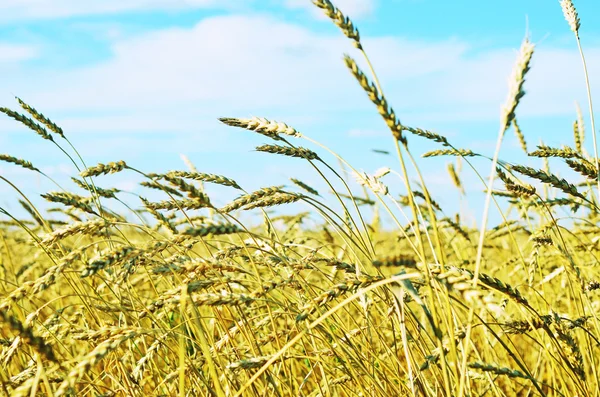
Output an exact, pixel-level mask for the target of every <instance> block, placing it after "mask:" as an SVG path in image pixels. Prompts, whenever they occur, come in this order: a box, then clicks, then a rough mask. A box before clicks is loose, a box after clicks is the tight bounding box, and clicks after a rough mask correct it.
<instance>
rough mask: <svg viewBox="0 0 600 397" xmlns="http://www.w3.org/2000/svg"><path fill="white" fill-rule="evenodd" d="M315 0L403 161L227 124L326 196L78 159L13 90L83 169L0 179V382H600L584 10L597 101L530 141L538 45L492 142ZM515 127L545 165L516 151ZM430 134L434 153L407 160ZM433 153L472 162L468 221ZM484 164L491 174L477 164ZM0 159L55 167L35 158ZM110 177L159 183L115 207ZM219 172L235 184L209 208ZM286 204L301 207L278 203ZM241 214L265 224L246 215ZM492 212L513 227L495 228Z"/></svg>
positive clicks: (370, 385) (579, 387)
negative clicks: (319, 183) (525, 120)
mask: <svg viewBox="0 0 600 397" xmlns="http://www.w3.org/2000/svg"><path fill="white" fill-rule="evenodd" d="M313 3H314V5H315V6H316V7H318V8H320V9H321V10H322V11H323V12H324V14H325V15H326V16H327V17H328V18H329V19H330V20H331V21H332V22H333V23H335V25H337V26H338V27H339V29H340V30H341V32H342V33H343V34H344V35H345V36H346V37H347V38H348V40H350V41H351V42H352V44H353V45H354V47H356V51H357V54H359V55H360V56H361V57H363V59H362V60H361V62H363V61H364V63H365V64H366V65H367V66H368V67H367V68H366V69H361V68H360V67H359V62H358V60H357V59H355V58H353V57H352V56H350V55H345V57H344V58H343V60H344V62H345V64H346V66H347V68H348V70H349V72H350V73H351V75H352V76H354V78H355V79H356V82H357V84H359V85H360V87H362V89H363V90H364V91H365V93H366V94H367V95H366V97H367V98H368V100H369V101H370V102H372V104H374V105H375V109H376V110H377V111H378V112H379V114H380V115H381V117H382V118H383V119H384V122H385V124H386V125H387V126H388V127H389V131H390V145H391V147H393V150H395V151H396V153H397V160H398V162H397V163H396V164H397V167H395V168H396V169H390V168H382V169H380V170H378V171H376V172H375V173H373V174H369V173H365V172H363V171H359V170H356V169H354V168H353V167H352V165H351V164H349V163H348V162H346V160H345V159H344V158H342V157H341V156H339V155H338V154H336V152H335V148H328V147H325V146H323V145H322V144H321V143H319V142H318V141H317V140H315V139H313V138H311V137H310V132H309V131H302V132H300V131H298V130H296V129H295V128H294V127H293V126H290V125H288V124H286V123H284V122H281V121H273V120H268V119H265V118H261V117H249V118H243V117H223V118H221V119H220V121H221V122H222V123H224V124H226V125H228V126H230V128H232V129H236V130H237V131H238V132H239V133H242V134H261V135H262V136H263V137H264V138H265V139H266V140H267V141H268V142H269V143H268V144H264V145H261V146H259V147H257V148H256V150H257V151H259V152H263V153H264V156H272V158H273V161H294V162H298V163H302V164H303V165H304V166H305V167H307V169H310V170H312V171H313V172H315V173H316V175H319V176H320V177H322V179H323V184H324V185H325V186H327V187H328V188H329V189H330V191H329V192H325V191H322V190H321V191H317V190H316V189H315V188H314V187H313V186H310V185H308V184H307V183H305V182H303V181H302V180H299V179H296V178H295V177H294V175H290V176H289V177H290V183H289V184H287V185H285V186H283V185H282V186H269V185H268V184H267V185H266V186H264V187H263V188H261V189H259V190H256V191H246V190H244V189H243V188H242V186H244V183H243V181H234V180H233V179H231V178H228V177H227V176H223V175H215V174H208V173H203V172H201V170H197V169H196V168H195V167H194V165H193V164H192V163H189V164H188V167H186V168H185V169H183V170H172V171H170V172H166V173H152V172H151V171H152V170H139V169H137V168H135V167H134V166H133V165H131V164H129V163H128V162H127V159H124V160H118V161H116V160H117V159H109V160H115V161H113V162H106V163H103V164H97V165H94V166H90V165H86V163H85V161H84V159H83V158H82V157H81V156H79V152H78V151H77V150H76V148H75V147H74V146H73V145H72V144H71V142H70V141H69V136H68V133H67V132H65V131H63V130H62V129H61V127H60V126H59V125H57V124H55V123H54V122H53V121H51V120H50V119H49V118H47V117H46V116H45V115H44V114H42V112H40V111H39V110H37V109H36V108H35V107H33V106H31V105H30V104H27V103H25V102H24V101H22V100H21V99H19V98H17V102H18V105H19V106H20V109H19V110H18V111H17V110H12V109H9V108H4V107H2V108H0V112H2V113H3V114H4V116H6V117H9V118H11V119H13V121H14V122H16V123H21V124H23V125H25V126H26V127H28V128H29V129H30V130H31V131H32V132H34V133H36V134H37V135H38V136H39V137H35V136H34V135H33V134H32V135H31V139H39V138H42V139H45V140H46V141H48V142H47V144H48V145H56V146H58V147H59V148H60V149H61V150H62V151H63V152H64V154H65V155H66V156H68V158H69V159H70V161H72V162H73V164H76V166H77V167H78V169H79V171H80V172H79V173H78V175H74V176H73V178H72V180H73V182H74V183H75V184H76V185H77V186H78V187H79V193H75V192H70V191H68V190H64V189H62V188H61V187H60V185H58V184H57V190H55V191H51V192H46V193H42V194H41V195H40V197H28V196H27V195H25V194H23V193H22V192H21V190H19V188H18V187H17V186H16V184H14V182H13V181H10V180H9V179H7V178H5V177H4V176H2V175H0V180H2V181H3V182H4V183H7V184H9V185H10V186H11V187H12V188H13V189H14V193H15V196H16V198H15V200H18V202H19V203H20V205H21V206H22V208H23V210H24V211H23V213H24V214H26V215H24V216H21V215H19V216H17V215H16V214H14V213H11V212H9V211H7V210H5V209H4V208H2V207H0V213H2V217H1V218H0V219H1V224H0V238H1V242H0V257H1V263H0V383H1V385H2V386H1V388H0V395H6V396H38V395H39V396H57V397H58V396H64V395H70V396H88V395H89V396H216V397H223V396H282V397H283V396H315V397H316V396H365V397H367V396H459V397H463V396H465V397H466V396H472V397H475V396H484V395H485V396H487V395H489V396H566V397H571V396H599V395H600V374H599V372H600V354H599V353H600V340H599V338H600V322H599V321H600V312H599V310H600V271H599V270H598V269H599V266H600V260H599V259H600V247H599V244H600V237H599V232H600V228H599V226H598V222H599V220H600V197H599V194H600V178H599V177H598V176H599V174H600V172H599V171H600V162H599V161H598V153H597V145H596V133H595V131H596V129H595V125H594V118H593V108H592V101H591V98H592V96H591V92H590V89H589V87H590V86H589V82H588V81H587V79H588V76H587V69H586V66H585V57H584V52H583V49H582V46H581V44H580V40H579V29H580V19H579V16H578V14H577V11H576V9H575V7H574V5H573V4H572V2H571V1H570V0H562V1H560V6H561V7H562V11H563V12H564V16H565V19H566V22H567V24H566V25H565V26H566V27H567V26H568V28H570V29H571V31H572V33H573V34H574V39H575V40H574V41H575V43H576V45H577V47H578V49H579V51H580V54H581V60H582V68H583V70H584V76H585V79H586V84H587V88H588V98H589V106H588V108H585V109H583V110H579V112H578V114H574V115H573V119H574V124H573V131H572V132H568V134H567V133H565V135H564V145H563V146H561V147H549V146H545V145H543V144H540V145H538V146H537V147H536V148H531V147H529V145H528V143H527V137H526V136H525V135H524V133H523V132H522V131H521V129H520V127H519V124H518V118H517V116H518V105H519V102H520V100H521V98H522V97H523V95H524V94H525V90H524V87H525V86H526V77H527V72H528V71H529V68H530V61H531V59H532V57H534V56H535V55H534V49H535V46H534V44H533V43H532V42H531V41H530V40H529V38H528V37H526V38H525V39H524V40H523V42H522V44H521V47H520V50H519V52H518V55H517V57H516V59H515V62H514V68H513V70H512V74H511V75H510V76H511V77H510V80H509V84H508V86H507V96H506V98H507V99H506V101H505V103H503V104H502V106H501V108H500V118H499V127H498V135H497V136H498V138H497V146H496V149H495V152H494V153H493V154H482V153H477V152H475V151H473V150H472V149H470V148H459V147H455V146H454V145H453V144H452V142H451V140H450V139H449V138H447V137H446V136H444V135H442V134H439V133H437V132H433V131H429V130H426V129H421V128H417V127H411V126H408V125H405V124H403V123H402V122H401V121H400V118H399V115H397V114H396V113H395V111H394V110H393V108H392V106H391V104H390V103H389V102H388V99H386V97H385V96H384V94H383V89H382V87H381V85H380V83H379V80H378V78H377V75H376V74H375V71H374V70H375V68H374V67H373V65H371V62H370V61H369V58H368V56H367V52H366V49H365V46H364V45H363V42H362V41H361V36H360V34H359V31H358V29H357V27H356V26H355V25H354V24H353V22H352V21H351V19H350V18H349V17H348V16H347V15H345V14H343V13H342V11H341V10H339V9H338V8H336V7H335V6H334V5H333V4H332V3H330V2H329V1H328V0H314V1H313ZM556 6H558V5H556ZM509 72H510V71H507V73H509ZM365 102H366V101H365ZM367 105H368V104H366V105H365V106H367ZM584 112H589V114H590V116H591V117H590V120H591V125H589V126H584V122H583V119H584V118H583V113H584ZM507 133H515V134H516V136H517V138H518V141H519V143H520V146H521V148H522V149H523V151H524V153H525V154H527V155H528V156H529V160H531V161H530V162H528V164H538V166H537V167H532V166H528V165H522V164H517V163H514V162H512V160H511V153H510V151H506V152H504V151H503V150H502V142H503V140H504V138H505V135H506V134H507ZM423 139H425V140H429V141H430V143H431V144H432V145H434V147H436V149H434V150H432V151H429V152H427V153H414V152H412V151H411V149H410V147H411V145H410V144H411V141H413V140H423ZM586 143H588V145H587V146H586ZM588 146H589V147H592V146H593V151H591V153H589V152H588V151H587V150H586V147H588ZM440 156H445V158H447V159H448V169H447V172H448V177H449V178H451V180H452V181H453V183H454V185H455V186H456V189H457V190H458V191H461V192H464V185H463V181H462V180H461V173H460V169H461V168H468V169H469V170H470V171H472V172H473V173H474V174H476V175H477V176H478V178H479V181H480V182H479V183H480V188H481V190H482V191H485V203H484V207H483V208H484V211H483V214H481V218H480V219H479V220H478V226H477V227H473V225H468V224H467V222H464V221H463V220H462V219H461V217H460V216H459V215H458V214H457V210H456V209H453V208H441V206H440V204H438V202H437V201H436V198H435V197H432V195H430V191H429V190H428V188H427V186H428V181H427V180H426V178H424V177H423V176H422V173H421V171H420V168H419V164H421V163H422V162H424V161H428V158H431V157H440ZM418 157H421V159H419V158H418ZM475 157H479V158H482V159H487V160H489V163H490V168H489V169H487V168H486V169H477V168H475V167H474V165H473V163H472V162H471V160H472V159H473V158H475ZM289 158H295V159H289ZM0 160H1V161H3V162H5V163H8V164H7V165H9V166H11V167H22V168H25V169H27V170H29V171H30V172H31V173H32V175H33V174H38V175H41V176H42V177H47V176H46V175H45V174H44V173H43V172H42V171H40V169H38V168H36V167H35V165H34V164H32V163H31V162H29V161H27V160H25V159H20V158H16V157H13V156H11V155H9V154H3V155H0ZM551 165H552V166H553V167H554V168H561V169H566V168H567V167H568V168H569V169H570V170H571V173H570V174H569V175H578V177H577V178H576V179H573V178H569V180H567V179H563V178H562V177H561V176H559V175H558V173H557V172H555V171H553V170H552V169H551ZM114 173H130V174H131V175H135V176H136V177H139V178H142V179H143V182H141V185H142V187H143V189H141V190H140V191H142V192H148V194H147V195H146V196H144V194H143V193H142V194H140V195H138V194H137V193H136V195H137V197H136V200H137V201H136V203H137V204H136V205H137V206H136V207H129V208H130V212H128V213H119V212H117V211H115V210H114V208H115V206H114V205H113V204H115V203H117V202H120V203H121V204H125V203H124V201H123V195H124V194H125V193H127V192H124V191H121V190H119V189H116V188H108V187H106V186H108V185H110V178H111V176H110V174H114ZM345 173H352V174H353V175H354V178H355V181H354V182H356V183H354V182H353V183H349V182H348V181H347V179H346V178H345V177H344V175H345ZM392 184H393V185H395V186H397V185H398V184H400V186H401V188H402V190H403V192H404V193H403V194H402V195H400V196H398V195H395V194H392V193H391V190H390V185H392ZM214 185H220V186H221V188H223V189H230V190H231V191H232V192H233V194H234V196H237V198H235V199H234V200H232V201H230V202H229V203H227V204H226V205H224V206H217V205H215V204H213V200H211V189H212V188H213V187H214ZM356 186H358V187H359V188H358V189H357V188H356ZM150 192H152V194H150ZM156 195H159V196H160V197H162V199H161V200H150V199H149V198H148V197H149V196H153V197H155V196H156ZM289 204H293V205H294V206H298V205H299V204H300V205H301V207H302V208H304V209H305V211H299V212H297V213H294V214H291V215H282V214H281V213H279V212H278V211H273V210H274V209H276V208H280V207H277V206H285V205H289ZM246 211H249V212H250V213H253V214H255V215H256V216H257V217H259V219H261V220H262V221H261V223H260V224H256V223H249V222H244V219H247V218H245V217H244V214H246V213H247V212H246ZM493 211H496V212H499V213H500V216H501V218H502V222H500V223H498V224H490V221H489V219H490V213H491V212H493ZM454 214H457V215H454ZM383 218H385V219H388V220H389V221H390V222H391V225H387V224H384V222H382V219H383Z"/></svg>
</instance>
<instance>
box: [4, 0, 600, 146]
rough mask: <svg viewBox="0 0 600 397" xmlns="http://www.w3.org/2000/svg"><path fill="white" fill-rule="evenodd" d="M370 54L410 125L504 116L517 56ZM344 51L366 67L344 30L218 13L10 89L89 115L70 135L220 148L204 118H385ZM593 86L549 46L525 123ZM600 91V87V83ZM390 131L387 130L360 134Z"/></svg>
mask: <svg viewBox="0 0 600 397" xmlns="http://www.w3.org/2000/svg"><path fill="white" fill-rule="evenodd" d="M31 1H33V0H31ZM518 44H519V43H515V48H516V47H517V46H518ZM365 46H366V48H367V51H368V52H369V54H370V56H371V58H372V60H373V63H374V65H375V68H376V70H377V71H378V73H379V75H380V78H381V81H382V84H383V87H384V91H385V93H386V96H387V97H388V99H389V101H390V103H391V104H392V105H393V106H394V109H395V110H396V112H397V114H398V115H399V117H400V118H401V120H403V121H405V119H406V122H407V123H408V124H411V125H412V124H416V125H420V126H424V127H429V126H430V123H437V122H442V121H465V120H467V121H472V120H495V119H496V118H497V117H498V114H499V108H500V106H501V104H502V103H503V102H504V100H505V96H506V91H507V77H508V76H509V75H510V72H511V68H512V64H513V62H514V59H515V57H516V51H515V50H511V49H494V50H490V51H487V52H481V51H475V50H474V49H473V48H472V47H471V46H470V45H469V44H468V43H465V42H463V41H460V40H458V39H448V40H444V41H438V42H430V41H422V40H413V39H407V38H401V37H376V38H370V39H369V38H366V39H365ZM344 51H348V52H350V53H351V54H353V55H355V56H357V60H358V61H359V63H360V64H361V65H362V66H363V67H364V63H363V62H362V60H361V59H360V57H359V55H360V54H357V52H355V51H353V49H352V47H351V44H350V43H349V42H348V40H346V39H345V38H344V37H343V36H341V35H339V34H332V35H331V36H323V35H320V34H317V33H314V32H312V31H311V30H309V29H308V28H305V27H302V26H299V25H295V24H291V23H286V22H282V21H278V20H276V19H274V18H272V17H270V16H265V15H247V16H240V15H228V16H218V17H210V18H205V19H203V20H201V21H199V22H198V23H197V24H196V25H195V26H193V27H191V28H170V29H164V30H158V31H154V32H150V33H144V34H141V35H138V36H136V37H133V38H128V39H117V41H115V42H114V45H113V47H112V52H113V55H112V56H111V57H110V58H109V59H107V60H105V61H103V62H101V63H98V64H95V65H92V66H87V67H79V68H75V69H72V70H51V69H45V70H40V71H39V73H31V72H22V73H19V72H18V71H14V73H12V74H4V75H0V86H2V87H5V88H4V90H5V93H6V92H10V93H15V94H16V95H19V96H22V97H23V98H24V99H26V100H28V101H29V102H31V103H32V104H33V105H35V106H36V107H38V108H39V109H40V110H42V111H47V112H49V113H50V114H53V113H61V114H64V113H65V112H78V113H81V114H76V115H73V116H69V117H63V118H62V120H64V121H65V123H66V125H67V126H68V127H69V129H70V130H76V131H78V132H85V131H102V130H116V131H132V132H135V131H137V132H152V131H155V132H161V131H167V130H168V131H169V132H173V133H176V132H179V133H181V132H184V131H194V130H195V131H199V130H204V131H206V130H208V132H204V134H206V136H207V137H208V136H209V137H210V139H212V140H216V138H215V137H217V136H219V135H215V134H214V133H212V127H211V126H214V125H215V124H206V123H203V124H201V125H199V124H198V123H199V121H200V120H204V122H206V120H209V121H210V122H211V123H212V122H214V120H215V119H216V117H219V116H247V115H252V114H253V115H258V116H265V117H270V118H273V119H281V118H282V116H289V115H291V116H294V117H296V118H297V119H300V124H298V125H297V126H299V127H300V128H302V127H303V124H304V126H306V125H314V126H316V127H318V125H319V123H320V122H322V121H323V120H325V119H328V120H331V119H332V118H335V117H340V115H341V116H342V117H346V118H347V117H363V115H368V116H373V117H374V119H375V118H376V117H377V115H376V111H375V109H374V107H373V106H372V105H370V104H369V103H368V99H367V98H366V95H365V94H364V93H363V92H361V91H362V90H361V88H360V87H359V86H358V84H356V82H355V81H353V78H352V76H351V75H350V73H349V72H348V71H347V70H346V68H345V66H344V64H343V61H342V54H343V52H344ZM586 54H587V61H588V67H589V69H590V74H591V75H592V76H595V75H596V74H599V73H600V48H592V47H590V48H588V49H587V50H586ZM364 70H365V71H366V68H364ZM582 81H583V80H582V78H581V72H580V64H579V59H578V55H577V52H576V51H574V50H564V49H556V48H544V47H541V48H539V49H538V50H537V51H536V53H535V54H534V61H533V67H532V70H531V72H530V73H529V75H528V76H527V82H526V84H525V89H526V90H527V93H528V95H527V96H526V97H525V98H524V99H523V103H522V105H523V106H522V107H521V108H520V109H519V110H518V113H519V115H520V116H522V115H525V116H527V115H529V116H532V115H535V116H542V115H560V114H571V113H572V111H573V101H574V100H575V99H577V100H579V101H580V102H582V103H583V102H584V101H583V100H582V99H584V98H585V97H584V95H585V91H584V86H583V84H582ZM592 85H593V88H594V87H595V88H599V89H600V87H599V86H597V83H596V81H592ZM7 99H8V98H7ZM0 102H2V103H3V102H4V101H3V100H2V98H0ZM90 112H93V113H94V114H93V115H90V114H89V113H90ZM359 112H361V113H359ZM57 121H60V120H57ZM282 121H286V122H291V119H289V118H284V119H283V120H282ZM216 124H218V123H216ZM361 125H365V124H361ZM379 128H383V129H384V128H385V127H384V125H383V124H380V125H373V126H372V127H367V128H363V127H358V128H357V129H356V130H357V131H360V130H363V129H364V130H371V129H372V130H374V131H376V130H378V129H379ZM357 131H355V132H354V135H361V134H363V132H357ZM219 140H220V139H219Z"/></svg>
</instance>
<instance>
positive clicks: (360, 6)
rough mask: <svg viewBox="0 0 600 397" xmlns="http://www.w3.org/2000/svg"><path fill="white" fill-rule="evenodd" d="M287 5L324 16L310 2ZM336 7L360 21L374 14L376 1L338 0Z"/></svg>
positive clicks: (287, 2)
mask: <svg viewBox="0 0 600 397" xmlns="http://www.w3.org/2000/svg"><path fill="white" fill-rule="evenodd" d="M285 5H286V6H287V7H289V8H292V9H295V8H306V9H308V10H309V11H311V12H312V13H313V14H314V15H318V16H322V15H323V11H321V10H319V9H318V8H317V7H316V6H315V5H314V4H313V3H312V1H310V0H285ZM334 5H335V6H336V7H337V8H338V9H339V10H340V11H342V12H343V13H344V15H346V16H348V17H350V18H351V19H360V18H362V17H364V16H368V15H370V14H371V13H372V12H373V10H374V9H375V0H336V1H335V2H334Z"/></svg>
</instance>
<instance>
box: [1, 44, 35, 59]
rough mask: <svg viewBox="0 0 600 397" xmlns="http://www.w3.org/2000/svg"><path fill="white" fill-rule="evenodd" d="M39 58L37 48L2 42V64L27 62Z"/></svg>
mask: <svg viewBox="0 0 600 397" xmlns="http://www.w3.org/2000/svg"><path fill="white" fill-rule="evenodd" d="M37 56H38V51H37V49H36V48H34V47H31V46H27V45H19V44H11V43H1V42H0V64H2V63H13V62H20V61H26V60H30V59H33V58H36V57H37Z"/></svg>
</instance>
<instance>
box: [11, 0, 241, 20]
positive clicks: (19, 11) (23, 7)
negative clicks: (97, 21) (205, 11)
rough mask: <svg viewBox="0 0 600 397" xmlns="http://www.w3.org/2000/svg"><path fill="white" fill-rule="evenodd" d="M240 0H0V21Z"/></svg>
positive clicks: (169, 7) (217, 5)
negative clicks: (49, 0)
mask: <svg viewBox="0 0 600 397" xmlns="http://www.w3.org/2000/svg"><path fill="white" fill-rule="evenodd" d="M236 2H237V3H240V2H241V0H102V1H79V0H53V1H51V2H48V1H46V0H3V1H2V2H0V22H6V21H15V20H26V19H53V18H65V17H73V16H83V15H97V14H115V13H121V12H129V11H153V10H173V9H175V10H177V9H180V10H183V9H193V8H207V7H215V8H221V7H223V6H228V5H231V4H235V3H236Z"/></svg>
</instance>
